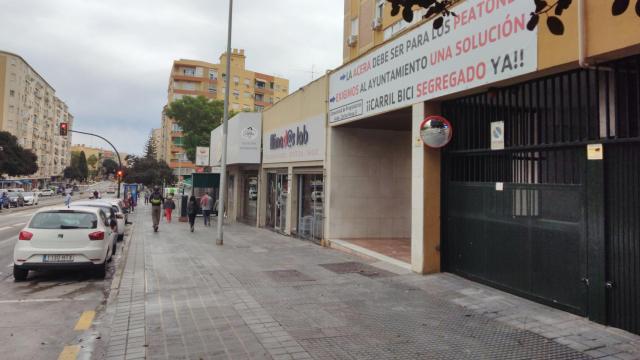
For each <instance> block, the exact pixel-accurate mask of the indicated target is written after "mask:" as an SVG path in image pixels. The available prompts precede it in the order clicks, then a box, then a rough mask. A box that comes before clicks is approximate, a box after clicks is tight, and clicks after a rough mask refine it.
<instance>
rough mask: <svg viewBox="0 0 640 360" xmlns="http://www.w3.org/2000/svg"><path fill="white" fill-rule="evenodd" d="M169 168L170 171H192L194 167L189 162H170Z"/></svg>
mask: <svg viewBox="0 0 640 360" xmlns="http://www.w3.org/2000/svg"><path fill="white" fill-rule="evenodd" d="M169 167H170V168H172V169H175V168H190V169H194V168H195V165H193V163H192V162H191V161H171V162H170V163H169Z"/></svg>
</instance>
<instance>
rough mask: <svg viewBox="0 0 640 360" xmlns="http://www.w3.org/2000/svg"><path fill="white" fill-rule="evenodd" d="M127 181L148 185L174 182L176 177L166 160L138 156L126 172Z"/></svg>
mask: <svg viewBox="0 0 640 360" xmlns="http://www.w3.org/2000/svg"><path fill="white" fill-rule="evenodd" d="M124 180H125V182H127V183H137V184H144V185H146V186H153V185H162V184H163V183H165V184H174V183H175V182H176V177H175V175H173V170H172V169H171V168H170V167H169V165H167V163H166V162H164V161H158V160H156V159H148V158H146V157H142V158H137V159H136V161H135V162H134V163H133V166H132V167H131V168H129V169H128V170H127V171H126V172H125V179H124Z"/></svg>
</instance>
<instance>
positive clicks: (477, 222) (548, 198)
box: [442, 56, 640, 333]
mask: <svg viewBox="0 0 640 360" xmlns="http://www.w3.org/2000/svg"><path fill="white" fill-rule="evenodd" d="M639 73H640V57H637V56H636V57H631V58H627V59H622V60H618V61H615V62H611V63H607V64H603V65H601V66H599V67H597V68H593V69H589V70H582V69H580V70H575V71H571V72H567V73H562V74H558V75H553V76H549V77H545V78H540V79H536V80H533V81H529V82H526V83H522V84H518V85H514V86H510V87H506V88H500V89H495V90H491V91H489V92H487V93H483V94H478V95H473V96H469V97H465V98H462V99H456V100H452V101H447V102H444V103H443V104H442V112H443V115H444V116H445V117H447V118H449V119H450V120H451V121H452V124H453V126H454V130H455V131H454V133H455V135H454V138H453V140H452V142H451V144H450V145H449V146H447V148H446V149H445V150H444V151H443V161H442V164H443V172H442V174H443V175H442V176H443V181H442V184H443V226H442V228H443V258H442V260H443V266H444V269H445V270H447V271H451V272H454V273H457V274H460V275H463V276H466V277H469V278H472V279H475V280H478V281H481V282H485V283H488V284H490V285H493V286H496V287H499V288H502V289H505V290H507V291H510V292H513V293H516V294H519V295H522V296H526V297H529V298H532V299H534V300H537V301H540V302H543V303H546V304H549V305H552V306H555V307H559V308H562V309H565V310H568V311H571V312H574V313H577V314H582V315H588V316H589V317H590V318H592V319H594V320H596V321H600V322H605V323H608V324H611V325H613V326H617V327H620V328H623V329H626V330H629V331H633V332H636V333H639V332H640V234H639V231H640V230H639V225H638V223H640V212H639V210H638V207H639V206H640V199H639V198H638V196H639V195H638V194H639V191H640V190H638V189H639V188H640V184H639V183H638V181H639V179H640V159H639V158H638V156H639V155H638V154H639V153H640V148H639V145H638V144H639V141H640V133H639V129H640V111H639V110H640V77H639V76H638V74H639ZM499 121H503V122H504V139H503V140H504V149H501V150H491V140H492V139H491V137H492V135H491V134H490V129H491V128H492V127H491V124H492V123H494V122H499ZM594 144H603V147H604V158H603V159H602V158H601V159H598V156H597V154H598V149H596V152H592V153H591V154H592V155H591V156H588V151H587V146H588V145H594ZM600 149H602V148H600ZM599 151H600V153H601V151H602V150H599ZM594 154H595V155H594Z"/></svg>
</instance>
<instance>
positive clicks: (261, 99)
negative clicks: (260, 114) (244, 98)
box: [256, 94, 264, 102]
mask: <svg viewBox="0 0 640 360" xmlns="http://www.w3.org/2000/svg"><path fill="white" fill-rule="evenodd" d="M256 101H260V102H262V101H264V95H262V94H256Z"/></svg>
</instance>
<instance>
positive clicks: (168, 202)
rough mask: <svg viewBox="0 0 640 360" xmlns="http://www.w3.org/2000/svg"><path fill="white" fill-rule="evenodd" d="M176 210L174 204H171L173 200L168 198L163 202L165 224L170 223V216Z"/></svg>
mask: <svg viewBox="0 0 640 360" xmlns="http://www.w3.org/2000/svg"><path fill="white" fill-rule="evenodd" d="M175 208H176V203H175V202H173V198H172V197H171V196H169V197H168V198H167V199H166V200H165V201H164V217H165V218H167V222H169V223H170V222H171V214H172V213H173V209H175Z"/></svg>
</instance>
